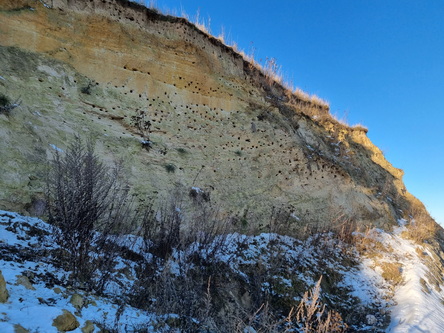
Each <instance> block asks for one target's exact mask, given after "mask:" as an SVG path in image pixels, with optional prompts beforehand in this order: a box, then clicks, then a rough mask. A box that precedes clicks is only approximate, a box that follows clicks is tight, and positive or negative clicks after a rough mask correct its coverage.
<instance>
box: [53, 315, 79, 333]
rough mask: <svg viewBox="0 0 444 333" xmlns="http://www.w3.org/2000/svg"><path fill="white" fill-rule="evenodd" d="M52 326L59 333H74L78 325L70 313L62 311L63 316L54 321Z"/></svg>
mask: <svg viewBox="0 0 444 333" xmlns="http://www.w3.org/2000/svg"><path fill="white" fill-rule="evenodd" d="M52 326H54V327H56V328H57V329H58V330H59V331H62V332H69V331H74V330H75V329H76V328H77V327H79V326H80V324H79V322H78V321H77V318H76V317H75V316H74V315H73V314H72V313H71V312H69V311H68V310H65V309H63V314H61V315H60V316H58V317H56V318H55V319H54V321H53V322H52Z"/></svg>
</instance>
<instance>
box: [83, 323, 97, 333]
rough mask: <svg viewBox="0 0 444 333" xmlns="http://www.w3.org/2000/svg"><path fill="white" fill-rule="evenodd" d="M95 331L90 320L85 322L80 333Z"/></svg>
mask: <svg viewBox="0 0 444 333" xmlns="http://www.w3.org/2000/svg"><path fill="white" fill-rule="evenodd" d="M94 329H95V325H94V323H93V322H92V321H91V320H87V321H86V322H85V325H84V326H83V327H82V328H81V330H82V333H93V332H94Z"/></svg>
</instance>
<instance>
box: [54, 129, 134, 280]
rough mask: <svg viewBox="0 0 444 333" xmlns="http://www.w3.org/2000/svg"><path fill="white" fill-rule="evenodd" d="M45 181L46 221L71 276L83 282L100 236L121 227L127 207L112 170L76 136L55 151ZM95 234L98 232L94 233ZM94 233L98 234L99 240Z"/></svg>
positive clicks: (98, 244) (89, 269) (104, 235)
mask: <svg viewBox="0 0 444 333" xmlns="http://www.w3.org/2000/svg"><path fill="white" fill-rule="evenodd" d="M50 166H51V168H50V171H49V174H48V179H47V201H48V214H49V221H50V223H52V224H53V225H54V226H55V228H54V234H55V237H56V240H57V242H58V243H59V245H60V246H61V247H62V248H63V249H64V250H66V255H67V256H68V266H69V269H71V270H72V271H73V274H74V277H75V278H77V279H79V280H81V281H82V280H83V281H86V280H88V279H90V277H91V274H92V273H93V270H94V268H93V267H91V258H90V251H91V249H92V247H93V246H95V247H96V250H97V246H101V245H102V246H104V247H105V245H104V242H103V241H102V240H103V239H104V237H105V238H106V235H108V234H110V233H112V232H116V231H117V230H118V229H121V228H122V226H123V224H124V219H125V216H126V214H127V213H128V211H129V209H128V206H127V203H126V197H127V191H124V190H123V189H122V186H121V184H120V182H119V172H118V168H114V169H111V168H109V167H107V166H106V165H104V164H103V163H102V162H101V161H99V159H98V157H97V156H96V155H95V153H94V147H93V145H92V144H91V142H88V143H87V144H86V145H85V144H83V143H82V141H81V139H80V138H79V137H76V138H75V139H74V141H73V142H72V143H71V145H70V146H69V147H68V149H67V150H66V152H65V153H61V152H58V151H57V152H56V153H55V156H54V158H53V160H52V161H51V162H50ZM96 230H98V231H100V233H97V232H96ZM99 235H100V236H99Z"/></svg>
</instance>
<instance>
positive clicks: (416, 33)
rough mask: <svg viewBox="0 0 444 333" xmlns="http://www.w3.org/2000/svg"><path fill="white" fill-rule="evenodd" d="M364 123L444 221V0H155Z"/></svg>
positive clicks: (334, 110) (410, 184) (410, 185)
mask: <svg viewBox="0 0 444 333" xmlns="http://www.w3.org/2000/svg"><path fill="white" fill-rule="evenodd" d="M155 4H156V6H157V7H158V8H159V9H161V10H162V11H169V12H170V13H173V14H174V13H176V14H178V15H180V14H181V12H182V11H185V12H186V13H187V14H188V15H189V16H190V18H191V19H192V20H193V19H194V18H195V16H196V14H197V13H198V12H199V16H200V18H201V20H205V21H206V22H207V23H208V22H210V28H211V32H212V33H213V35H216V36H217V35H219V34H220V32H221V30H222V29H223V31H224V32H225V37H226V39H228V41H229V42H230V41H234V42H236V43H237V45H238V47H239V48H240V49H243V50H244V51H245V52H246V53H250V51H251V50H252V49H254V54H255V59H256V60H260V59H265V58H266V57H269V58H275V59H276V60H277V62H278V64H279V65H280V66H281V67H282V71H283V73H284V74H285V78H286V79H287V80H288V81H292V82H293V84H294V85H295V86H297V87H300V88H301V89H303V90H305V91H307V92H309V93H311V94H316V95H318V96H319V97H321V98H323V99H325V100H327V101H329V102H330V108H331V112H332V113H333V114H336V115H337V116H338V117H339V118H346V120H347V121H348V122H349V123H350V124H355V123H362V124H363V125H365V126H367V127H368V128H369V133H368V136H369V137H370V139H371V140H372V141H373V142H374V143H375V144H376V145H377V146H378V147H379V148H381V149H382V150H383V151H384V153H385V156H386V157H387V159H388V160H389V161H390V162H391V163H392V164H393V165H394V166H395V167H398V168H401V169H403V170H404V171H405V176H404V182H405V184H406V186H407V189H408V190H409V191H410V192H411V193H412V194H413V195H415V196H416V197H418V198H419V199H420V200H421V201H423V202H424V204H425V205H426V207H427V209H428V210H429V212H430V213H431V215H432V216H433V217H434V218H435V219H436V220H437V221H438V222H440V223H441V224H443V225H444V177H443V174H442V172H443V171H444V126H443V125H444V101H443V98H444V18H443V17H444V16H443V15H444V1H442V0H427V1H426V0H416V1H413V0H346V1H345V0H335V1H326V0H323V1H321V0H282V1H262V0H256V1H243V0H236V1H233V0H225V1H209V0H200V1H198V0H175V1H174V0H157V1H156V2H155Z"/></svg>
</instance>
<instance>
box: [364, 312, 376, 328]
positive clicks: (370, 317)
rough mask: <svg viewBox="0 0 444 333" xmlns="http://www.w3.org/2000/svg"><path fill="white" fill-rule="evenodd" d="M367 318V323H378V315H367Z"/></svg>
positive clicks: (372, 324) (371, 324)
mask: <svg viewBox="0 0 444 333" xmlns="http://www.w3.org/2000/svg"><path fill="white" fill-rule="evenodd" d="M365 319H366V320H367V325H370V326H374V325H376V324H377V323H378V319H376V317H375V316H374V315H370V314H369V315H367V316H366V317H365Z"/></svg>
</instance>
